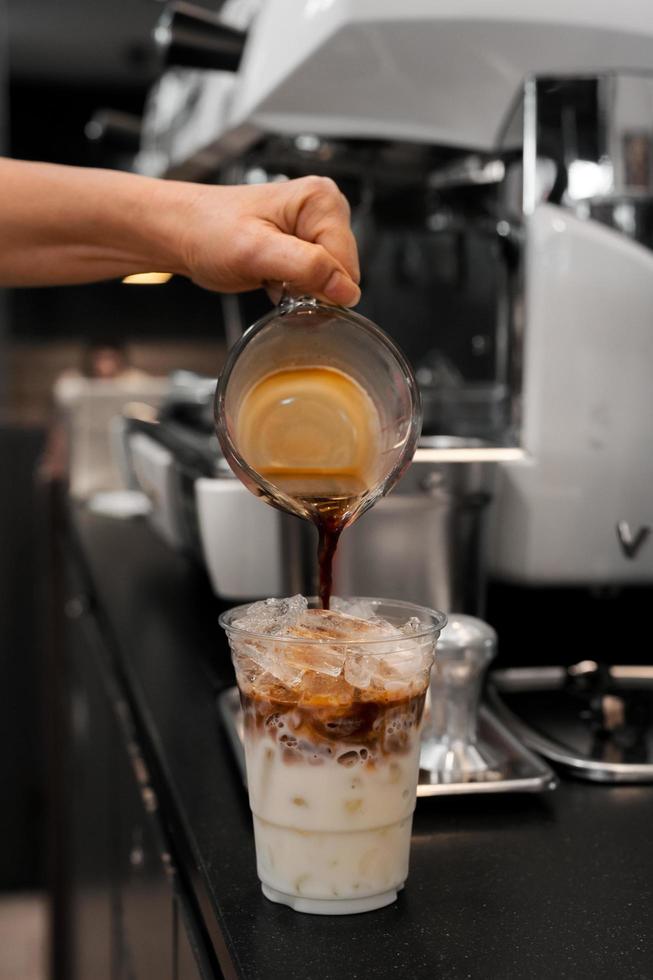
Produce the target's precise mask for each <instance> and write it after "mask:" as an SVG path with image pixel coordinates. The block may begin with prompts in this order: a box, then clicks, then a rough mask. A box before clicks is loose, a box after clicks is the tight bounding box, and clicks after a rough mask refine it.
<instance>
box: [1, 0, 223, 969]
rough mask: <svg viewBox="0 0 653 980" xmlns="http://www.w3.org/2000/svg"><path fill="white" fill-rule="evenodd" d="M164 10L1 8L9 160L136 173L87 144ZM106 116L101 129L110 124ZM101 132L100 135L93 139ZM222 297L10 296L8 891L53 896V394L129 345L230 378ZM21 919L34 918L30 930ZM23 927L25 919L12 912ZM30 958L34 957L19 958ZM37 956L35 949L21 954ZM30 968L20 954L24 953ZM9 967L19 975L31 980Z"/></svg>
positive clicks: (5, 544) (157, 361)
mask: <svg viewBox="0 0 653 980" xmlns="http://www.w3.org/2000/svg"><path fill="white" fill-rule="evenodd" d="M160 12H161V6H160V4H158V3H157V2H156V0H0V151H1V152H3V153H5V154H8V155H10V156H12V157H15V158H19V159H25V160H43V161H49V162H55V163H66V164H76V165H81V166H108V167H115V168H124V169H128V168H129V166H130V164H131V160H132V157H133V154H134V152H135V150H136V145H137V138H138V137H137V136H136V137H135V138H134V142H133V143H132V144H131V145H130V142H129V139H128V138H127V139H126V138H123V139H122V141H121V140H118V141H116V142H111V141H103V140H101V139H99V140H98V139H96V140H94V139H92V138H89V136H90V137H93V136H94V135H96V133H94V124H93V121H92V120H93V117H94V115H96V114H97V113H98V111H100V112H101V110H102V109H103V108H106V107H109V108H110V109H111V110H112V111H113V112H114V113H122V114H124V116H123V117H122V121H123V122H124V123H125V124H126V126H127V127H128V126H129V123H130V122H131V123H133V124H135V125H136V127H137V126H138V122H139V117H140V114H141V112H142V109H143V102H144V99H145V95H146V91H147V88H148V85H150V84H151V82H152V79H153V77H154V74H155V71H156V66H155V64H154V56H153V49H152V47H151V44H150V40H149V39H150V36H151V31H152V28H153V25H154V24H155V22H156V19H157V17H158V16H159V14H160ZM101 119H102V116H101V115H100V120H101ZM95 130H97V123H96V125H95ZM222 338H223V330H222V319H221V310H220V304H219V302H218V300H217V298H216V297H215V296H213V295H210V294H208V293H204V292H203V291H201V290H198V289H197V288H196V287H194V286H192V285H191V284H190V283H188V282H187V281H186V280H182V279H179V278H175V279H173V280H171V281H170V282H168V283H167V284H165V285H156V286H154V285H152V286H134V285H124V284H122V283H120V282H109V283H103V284H98V285H93V286H79V287H74V288H69V287H68V288H47V289H22V290H0V344H1V346H2V351H1V353H0V447H1V453H2V459H3V465H2V467H1V468H0V501H1V502H2V506H1V507H0V541H1V542H2V546H1V547H0V595H2V601H1V602H0V691H1V692H2V697H1V701H2V710H1V712H0V727H1V729H2V734H1V736H0V784H1V785H2V786H3V787H4V788H5V792H3V794H2V797H3V805H2V808H1V809H0V841H1V842H2V843H1V844H0V889H1V890H2V892H3V893H4V894H5V895H6V896H7V895H13V896H16V895H18V894H21V895H23V894H25V893H30V894H32V893H35V892H39V890H40V889H42V888H43V884H44V877H45V868H44V861H45V855H44V832H43V824H42V819H43V800H44V788H43V780H44V771H43V764H42V759H43V741H42V740H43V732H42V730H41V727H40V726H41V717H42V716H41V711H40V699H41V698H47V693H48V692H47V691H44V690H43V686H42V680H41V677H42V672H41V671H40V670H39V649H40V646H39V640H40V630H41V629H42V628H43V623H44V616H43V609H44V603H45V581H44V575H45V573H44V567H45V562H44V559H43V553H42V542H40V541H39V534H38V530H37V529H38V526H39V520H38V511H37V497H36V491H35V480H34V476H35V473H36V471H37V469H38V466H39V463H40V461H41V460H42V458H43V453H44V448H45V445H46V431H47V426H48V422H49V420H50V418H51V412H52V389H53V385H54V383H55V381H56V379H57V378H59V377H61V376H62V375H66V376H68V375H70V376H75V375H76V374H77V373H84V371H85V370H87V366H88V361H89V353H92V352H93V351H97V350H98V349H99V348H100V347H103V346H104V345H112V344H117V345H119V346H120V351H121V355H122V356H124V357H126V359H127V362H128V364H129V366H130V367H131V368H135V369H138V370H139V371H142V372H146V373H147V374H151V375H154V376H163V375H166V374H167V372H168V371H169V370H170V369H171V368H172V367H175V368H180V367H181V368H189V369H191V370H193V369H201V370H206V369H207V367H208V366H213V365H214V370H215V372H216V373H217V370H218V368H219V363H220V359H221V357H222V351H223V340H222ZM26 907H27V906H25V904H24V902H22V901H21V902H18V903H16V901H15V900H14V901H13V902H12V904H11V905H8V904H7V903H6V902H5V903H3V906H0V909H2V908H4V912H3V911H0V949H8V948H9V946H8V945H7V944H5V942H4V941H3V940H4V939H5V938H7V937H8V936H12V937H13V938H14V942H12V944H11V945H12V946H13V948H14V949H16V942H15V939H16V935H17V933H16V925H17V921H20V922H22V923H23V924H24V926H23V927H24V928H26V929H37V930H38V929H39V928H40V923H41V921H42V919H41V916H40V911H39V907H38V906H37V905H34V904H32V905H30V906H29V908H30V909H31V910H32V913H33V914H32V915H31V918H30V917H29V916H27V917H26V916H25V914H24V913H25V908H26ZM18 911H21V912H22V913H23V914H22V916H19V919H16V915H17V914H18ZM14 912H16V915H14V914H13V913H14ZM18 946H21V944H20V943H18ZM28 947H30V948H31V949H32V953H34V950H35V947H34V946H33V944H32V943H31V942H26V943H25V944H24V945H23V946H21V948H25V949H27V948H28ZM17 955H18V953H17ZM20 963H21V965H20V966H19V965H18V963H16V964H13V965H12V964H11V963H7V964H6V966H4V967H3V965H0V976H2V977H4V976H5V974H4V973H3V972H2V971H3V969H6V970H8V971H9V972H8V973H7V974H6V976H11V977H13V976H16V977H21V978H22V980H29V978H28V977H27V976H26V975H25V974H24V973H22V972H18V971H19V969H20V970H22V969H24V968H25V967H24V961H23V960H21V961H20Z"/></svg>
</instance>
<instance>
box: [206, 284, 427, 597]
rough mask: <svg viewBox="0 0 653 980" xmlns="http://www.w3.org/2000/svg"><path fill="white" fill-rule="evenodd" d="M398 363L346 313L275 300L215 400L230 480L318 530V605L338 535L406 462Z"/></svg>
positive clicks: (408, 445) (405, 415)
mask: <svg viewBox="0 0 653 980" xmlns="http://www.w3.org/2000/svg"><path fill="white" fill-rule="evenodd" d="M420 421H421V415H420V402H419V393H418V389H417V385H416V382H415V379H414V377H413V374H412V371H411V369H410V366H409V365H408V363H407V361H406V360H405V358H404V357H403V355H402V354H401V352H400V351H399V350H398V349H397V348H396V347H395V345H394V344H393V343H392V341H391V340H390V339H389V338H388V337H387V336H386V335H385V334H384V333H383V332H382V331H381V330H380V329H379V328H378V327H376V326H375V325H374V324H372V323H370V321H368V320H365V319H364V318H363V317H360V316H358V315H357V314H355V313H352V312H351V311H350V310H341V309H339V308H334V307H328V306H324V305H322V304H320V303H317V302H316V301H315V300H312V299H308V298H302V299H299V300H290V299H287V300H286V301H285V303H282V305H281V306H280V307H279V308H278V309H277V310H275V311H273V313H272V314H270V315H269V316H268V317H265V318H264V319H263V320H260V321H259V322H258V323H257V324H255V325H254V326H253V327H251V328H250V329H249V330H248V331H246V333H245V334H244V335H243V337H242V339H241V340H240V341H239V343H238V344H237V345H236V346H235V347H234V348H233V349H232V351H231V352H230V354H229V357H228V360H227V364H226V365H225V369H224V371H223V373H222V375H221V378H220V381H219V384H218V390H217V393H216V425H217V432H218V437H219V439H220V443H221V445H222V449H223V451H224V453H225V456H226V458H227V460H228V462H229V464H230V465H231V467H232V469H233V470H234V472H235V473H236V475H237V476H238V477H239V478H240V479H241V480H242V481H243V482H244V483H245V485H246V486H247V487H248V488H249V489H250V490H251V491H252V492H253V493H255V494H257V495H259V496H261V497H263V499H264V500H265V501H266V502H267V503H269V504H271V505H272V506H275V507H278V508H279V509H281V510H285V511H287V512H289V513H292V514H296V515H297V516H298V517H302V518H304V519H307V520H310V521H312V522H313V523H314V524H315V526H316V527H317V530H318V535H319V545H318V562H319V575H320V584H319V595H320V599H321V602H322V606H323V608H325V609H328V608H329V602H330V597H331V589H332V581H333V558H334V555H335V552H336V548H337V544H338V540H339V537H340V534H341V533H342V531H343V530H344V528H346V527H347V526H348V525H349V524H351V523H352V522H353V521H354V520H356V519H357V518H358V517H359V516H360V515H361V514H362V513H363V512H364V511H365V510H367V509H368V508H369V507H370V506H372V504H373V503H374V501H375V500H377V499H378V498H379V497H380V496H382V495H383V494H385V493H386V492H387V491H388V490H389V489H390V488H391V487H392V486H393V485H394V483H395V482H396V481H397V479H399V477H400V475H401V474H402V473H403V471H404V469H405V468H406V466H407V465H408V464H409V462H410V460H411V458H412V455H413V451H414V448H415V444H416V441H417V438H418V435H419V428H420Z"/></svg>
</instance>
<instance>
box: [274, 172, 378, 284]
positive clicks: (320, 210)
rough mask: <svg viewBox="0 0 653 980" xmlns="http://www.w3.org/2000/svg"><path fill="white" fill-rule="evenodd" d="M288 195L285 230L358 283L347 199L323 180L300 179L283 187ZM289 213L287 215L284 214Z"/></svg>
mask: <svg viewBox="0 0 653 980" xmlns="http://www.w3.org/2000/svg"><path fill="white" fill-rule="evenodd" d="M285 187H286V188H288V190H289V192H290V194H291V198H292V201H291V204H292V205H294V206H295V208H296V210H294V209H293V208H292V207H291V208H290V209H287V211H286V217H287V227H286V228H285V229H284V230H287V231H288V232H289V233H290V234H294V235H297V236H298V237H299V238H301V239H303V240H304V241H306V242H312V243H314V244H316V245H321V246H322V247H323V248H324V249H326V251H327V252H329V253H330V254H331V255H332V256H333V258H334V259H335V260H336V262H337V263H338V265H339V266H340V267H341V270H342V271H343V272H344V273H345V275H346V276H347V277H348V278H349V279H351V280H353V282H354V283H358V282H359V281H360V266H359V262H358V249H357V247H356V240H355V238H354V236H353V233H352V230H351V225H350V221H349V219H350V211H349V204H348V202H347V199H346V198H345V196H344V195H343V194H341V193H340V191H339V190H338V187H337V185H336V184H335V183H334V181H332V180H330V179H329V178H327V177H302V178H300V179H299V180H295V181H289V182H288V184H286V185H285ZM288 211H290V213H288Z"/></svg>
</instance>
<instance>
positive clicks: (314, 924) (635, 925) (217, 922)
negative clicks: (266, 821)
mask: <svg viewBox="0 0 653 980" xmlns="http://www.w3.org/2000/svg"><path fill="white" fill-rule="evenodd" d="M73 528H74V534H73V536H72V537H71V538H70V539H69V543H70V545H71V549H72V550H73V551H74V552H75V553H76V554H77V561H78V562H79V564H80V566H82V568H83V571H84V574H85V575H86V576H87V577H88V580H89V586H90V590H91V593H92V601H93V604H94V606H95V608H96V610H97V614H98V617H99V619H100V622H101V625H102V628H103V631H104V632H105V635H106V637H107V640H108V644H109V646H110V648H111V650H112V652H113V656H114V658H115V663H116V666H117V668H118V670H119V672H120V673H121V675H122V680H123V683H124V684H125V687H126V689H127V692H128V695H129V698H130V701H131V703H132V707H133V710H134V713H135V715H136V718H137V722H138V726H139V729H140V735H141V738H142V741H143V747H144V750H145V753H146V757H147V758H148V759H149V761H150V765H151V768H152V775H153V781H154V786H155V789H156V791H157V793H158V796H159V799H160V802H161V809H162V812H163V815H164V818H165V822H166V824H167V826H168V830H169V834H170V837H171V841H172V850H173V856H174V859H175V861H176V862H177V864H178V866H179V868H180V872H181V874H182V875H183V876H184V879H185V881H186V882H187V884H188V887H189V890H190V892H191V895H192V897H193V901H194V902H195V905H196V910H197V914H198V916H199V917H200V918H201V920H202V921H203V923H204V927H205V930H206V936H207V941H208V942H209V944H210V945H211V946H212V947H213V950H214V952H215V955H216V958H217V960H218V961H219V963H220V966H221V969H222V971H223V972H224V974H225V976H227V977H246V978H251V980H276V978H279V980H336V978H337V980H357V978H361V980H362V978H365V980H368V978H370V977H394V976H397V977H411V978H427V977H428V978H437V980H458V978H460V980H463V978H464V980H494V978H497V980H513V978H514V980H522V978H523V980H535V978H546V980H549V978H570V980H580V978H585V977H588V978H590V977H591V978H603V977H605V978H608V977H610V978H614V977H616V978H619V980H629V978H633V980H635V978H637V980H649V978H653V839H652V835H651V828H652V826H653V786H651V787H648V786H639V787H638V786H622V787H606V786H599V785H596V786H594V785H590V784H587V783H581V782H574V781H571V780H563V781H562V782H561V785H560V787H559V788H558V789H557V790H555V791H554V792H549V793H546V794H544V795H540V796H528V795H523V796H495V797H488V796H484V797H471V796H470V797H466V798H465V797H457V798H453V797H450V798H442V797H440V798H438V797H435V798H430V799H420V800H419V801H418V805H417V811H416V814H415V822H414V830H413V849H412V858H411V872H410V876H409V879H408V884H407V886H406V889H405V891H404V892H403V893H402V895H401V896H400V898H399V899H398V901H397V902H396V903H395V904H394V905H391V906H389V907H387V908H385V909H382V910H379V911H377V912H370V913H366V914H363V915H356V916H350V917H347V916H343V917H322V916H309V915H301V914H298V913H295V912H292V911H291V910H290V909H287V908H285V907H283V906H280V905H274V904H272V903H271V902H268V901H267V900H266V899H265V898H263V896H262V895H261V892H260V889H259V884H258V880H257V877H256V869H255V861H254V843H253V836H252V831H251V823H250V817H249V810H248V805H247V797H246V793H245V790H244V789H243V786H242V784H241V781H240V777H239V774H238V770H237V768H236V764H235V762H234V759H233V757H232V754H231V750H230V748H229V745H228V742H227V739H226V736H225V735H224V733H223V731H222V729H221V727H220V723H219V718H218V713H217V709H216V696H217V694H218V693H219V691H220V690H222V689H223V688H224V687H226V686H228V685H231V684H233V682H234V678H233V672H232V668H231V664H230V661H229V654H228V649H227V644H226V640H225V639H224V637H223V636H222V635H221V631H220V629H219V627H218V622H217V617H218V613H219V611H220V609H221V607H220V605H219V604H218V602H217V600H216V599H215V598H214V597H213V595H212V593H211V591H210V587H209V585H208V582H207V580H206V577H205V575H204V574H203V572H202V571H201V570H200V569H198V568H196V567H194V566H193V565H192V564H191V563H189V562H188V561H187V560H186V559H185V558H184V557H182V556H180V555H176V554H174V553H173V552H172V551H170V550H169V549H168V548H167V547H166V546H165V545H164V544H163V543H162V542H161V541H159V540H158V539H157V538H156V537H155V536H154V534H153V533H152V532H151V530H150V529H149V527H148V526H147V525H146V524H145V523H144V522H143V521H141V520H135V521H119V520H112V519H109V518H104V517H98V516H94V515H91V514H89V513H87V512H84V511H77V512H75V513H74V515H73ZM73 542H76V544H75V546H74V547H73Z"/></svg>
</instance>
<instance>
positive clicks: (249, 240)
mask: <svg viewBox="0 0 653 980" xmlns="http://www.w3.org/2000/svg"><path fill="white" fill-rule="evenodd" d="M260 250H261V242H260V239H259V236H258V235H257V234H255V233H254V232H252V231H249V230H241V231H240V232H239V233H238V235H237V236H236V239H235V241H234V242H232V254H233V256H234V258H235V260H236V261H237V263H238V264H239V265H240V264H242V265H246V266H250V265H253V264H254V261H255V259H256V258H257V257H258V255H259V253H260Z"/></svg>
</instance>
